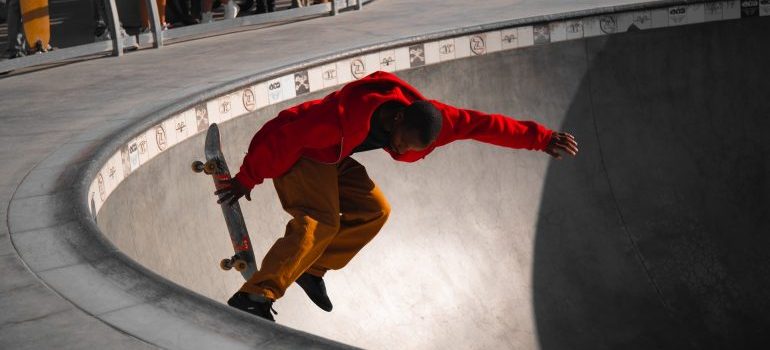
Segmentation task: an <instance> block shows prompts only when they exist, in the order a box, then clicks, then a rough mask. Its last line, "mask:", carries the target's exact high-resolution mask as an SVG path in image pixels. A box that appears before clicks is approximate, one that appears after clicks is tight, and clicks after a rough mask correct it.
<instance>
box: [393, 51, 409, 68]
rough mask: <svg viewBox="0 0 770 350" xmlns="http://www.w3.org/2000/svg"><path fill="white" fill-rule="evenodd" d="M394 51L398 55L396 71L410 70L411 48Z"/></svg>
mask: <svg viewBox="0 0 770 350" xmlns="http://www.w3.org/2000/svg"><path fill="white" fill-rule="evenodd" d="M394 51H395V54H396V70H397V71H399V70H405V69H409V67H410V63H409V47H399V48H397V49H395V50H394Z"/></svg>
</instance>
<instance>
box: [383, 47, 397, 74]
mask: <svg viewBox="0 0 770 350" xmlns="http://www.w3.org/2000/svg"><path fill="white" fill-rule="evenodd" d="M379 55H380V57H379V58H380V70H381V71H385V72H395V71H396V50H385V51H380V54H379Z"/></svg>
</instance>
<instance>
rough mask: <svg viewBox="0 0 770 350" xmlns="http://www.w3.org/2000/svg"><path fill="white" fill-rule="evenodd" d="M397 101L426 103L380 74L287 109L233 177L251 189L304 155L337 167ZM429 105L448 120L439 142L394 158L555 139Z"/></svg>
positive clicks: (523, 124)
mask: <svg viewBox="0 0 770 350" xmlns="http://www.w3.org/2000/svg"><path fill="white" fill-rule="evenodd" d="M393 100H395V101H399V102H401V103H403V104H405V105H409V104H411V103H412V102H413V101H418V100H427V99H426V98H425V97H423V96H422V94H420V92H419V91H417V89H415V88H414V87H412V86H411V85H409V84H407V83H406V82H404V81H403V80H401V79H399V78H398V77H397V76H395V75H393V74H391V73H387V72H382V71H380V72H374V73H372V74H370V75H368V76H366V77H364V78H362V79H360V80H357V81H354V82H351V83H349V84H347V85H345V86H343V87H342V89H340V90H337V91H335V92H332V93H331V94H329V95H327V96H326V97H324V98H323V99H322V100H312V101H307V102H305V103H301V104H299V105H296V106H294V107H291V108H288V109H285V110H283V111H281V112H280V113H279V114H278V116H277V117H275V118H273V119H272V120H270V121H268V122H267V123H265V125H264V126H263V127H262V128H261V129H260V130H259V131H258V132H257V134H256V135H254V138H253V139H252V140H251V144H250V145H249V152H248V153H247V154H246V156H245V157H244V159H243V165H242V166H241V170H240V172H239V173H238V174H237V175H235V178H236V179H237V180H238V181H239V182H240V183H241V184H243V185H244V186H246V187H247V188H253V187H254V186H255V185H258V184H261V183H262V182H263V181H264V179H267V178H276V177H280V176H281V175H283V174H284V173H286V172H287V171H288V170H289V169H290V168H291V167H292V166H293V165H294V163H295V162H296V161H297V160H299V159H300V158H301V157H308V158H310V159H313V160H316V161H318V162H322V163H329V164H333V163H337V162H339V161H340V160H342V159H343V158H345V157H347V156H349V155H350V154H351V153H352V151H353V149H354V148H356V146H358V145H359V144H361V143H362V142H364V140H365V139H366V137H367V135H368V134H369V125H370V120H371V118H372V115H373V114H374V111H375V110H376V109H377V107H379V106H380V105H381V104H382V103H384V102H388V101H393ZM428 101H429V102H430V103H432V104H433V105H434V106H436V108H438V110H439V111H441V114H442V115H443V116H444V124H443V127H442V129H441V133H440V134H439V136H438V139H437V140H436V141H435V142H434V143H433V144H432V145H430V146H429V147H428V148H426V149H424V150H422V151H408V152H406V153H404V154H397V153H395V152H394V151H392V150H390V149H388V148H384V150H385V151H387V152H388V153H390V155H391V157H393V159H395V160H398V161H402V162H414V161H417V160H420V159H422V158H425V156H427V155H428V154H429V153H431V152H433V150H434V149H435V148H436V147H439V146H443V145H446V144H448V143H450V142H452V141H455V140H462V139H473V140H477V141H481V142H486V143H491V144H494V145H498V146H503V147H509V148H525V149H530V150H543V149H545V147H546V146H547V145H548V143H549V142H550V140H551V133H552V131H551V130H550V129H548V128H546V127H545V126H543V125H540V124H538V123H536V122H532V121H517V120H514V119H512V118H510V117H506V116H504V115H500V114H486V113H482V112H478V111H473V110H467V109H459V108H455V107H452V106H450V105H447V104H443V103H441V102H438V101H435V100H428Z"/></svg>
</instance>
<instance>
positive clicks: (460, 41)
mask: <svg viewBox="0 0 770 350" xmlns="http://www.w3.org/2000/svg"><path fill="white" fill-rule="evenodd" d="M470 55H472V54H471V39H470V37H469V36H467V35H465V36H458V37H456V38H455V58H465V57H469V56H470Z"/></svg>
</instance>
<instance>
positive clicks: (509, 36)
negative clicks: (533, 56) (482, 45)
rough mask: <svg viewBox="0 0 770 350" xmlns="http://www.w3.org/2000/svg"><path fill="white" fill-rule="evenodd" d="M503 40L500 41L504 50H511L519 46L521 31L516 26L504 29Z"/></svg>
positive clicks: (501, 33)
mask: <svg viewBox="0 0 770 350" xmlns="http://www.w3.org/2000/svg"><path fill="white" fill-rule="evenodd" d="M500 37H501V40H502V42H501V43H500V45H501V48H502V49H503V50H511V49H515V48H517V47H519V31H518V29H516V28H509V29H503V30H502V31H501V32H500Z"/></svg>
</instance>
